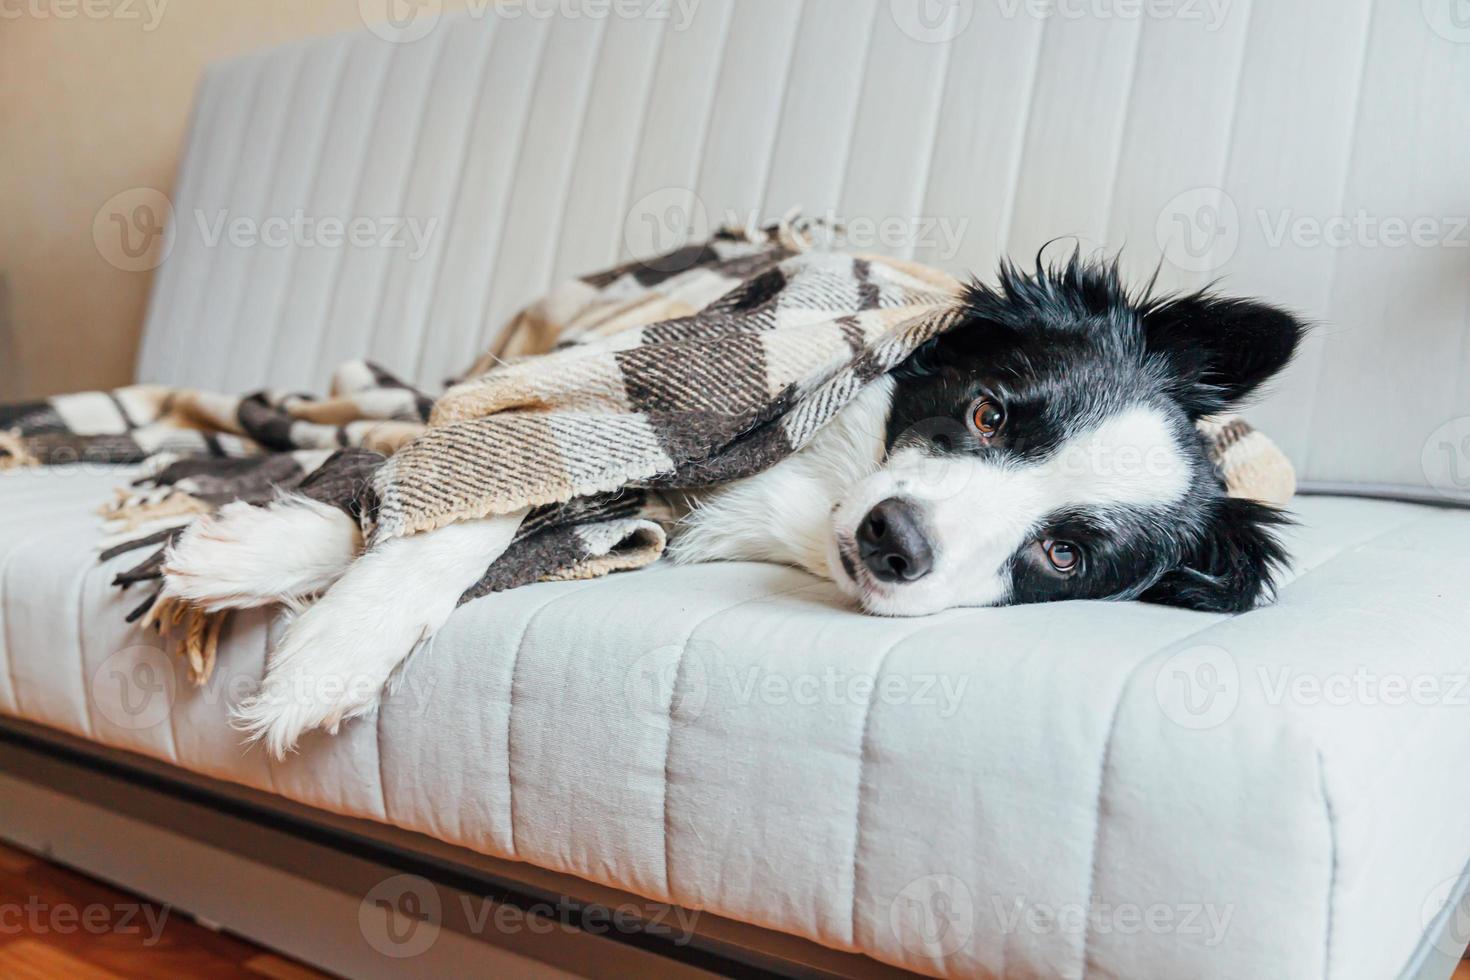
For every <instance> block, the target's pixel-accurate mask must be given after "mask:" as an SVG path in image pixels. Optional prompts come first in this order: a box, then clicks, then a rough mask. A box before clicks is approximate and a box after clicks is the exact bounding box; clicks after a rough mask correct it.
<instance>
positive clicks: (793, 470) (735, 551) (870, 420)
mask: <svg viewBox="0 0 1470 980" xmlns="http://www.w3.org/2000/svg"><path fill="white" fill-rule="evenodd" d="M892 396H893V381H892V379H890V378H888V377H887V376H885V377H882V378H879V379H878V380H876V381H874V382H872V383H871V384H869V385H868V387H867V388H865V389H864V390H863V391H862V392H861V393H860V394H859V395H858V396H857V397H856V398H854V399H853V400H852V402H851V403H850V404H849V405H848V406H847V407H846V408H844V409H843V410H842V411H841V412H839V413H838V414H837V417H836V418H834V419H833V420H832V421H831V422H830V423H828V425H827V426H826V427H825V428H824V429H822V431H820V432H818V433H817V435H816V436H815V437H814V438H813V439H812V441H811V442H810V443H809V444H808V445H807V446H806V447H805V448H803V449H802V450H801V451H800V452H797V453H793V454H792V455H790V456H788V457H787V458H786V459H783V460H782V461H781V462H779V463H777V464H776V465H775V466H772V467H771V468H770V469H768V470H765V471H763V472H761V473H758V474H756V475H755V476H752V477H747V478H746V479H744V480H737V481H735V482H734V483H729V484H726V485H725V486H722V487H718V488H716V489H713V490H706V491H702V492H700V493H698V494H687V495H683V497H682V498H681V499H677V500H674V501H673V503H674V505H675V507H676V509H678V510H680V511H682V512H683V515H682V518H681V519H680V521H679V523H678V524H677V525H676V526H675V529H674V535H673V541H672V543H671V545H670V555H671V556H672V557H673V559H674V560H675V561H677V562H680V563H686V564H693V563H695V562H706V561H769V562H777V563H780V564H784V565H797V566H800V567H802V568H805V569H806V570H808V571H810V572H812V573H813V574H816V575H821V576H826V575H827V574H828V571H827V555H828V549H829V547H830V544H831V541H830V539H831V537H832V510H833V508H834V507H835V506H836V505H837V502H838V501H839V500H840V499H842V496H843V494H845V493H846V492H847V491H848V490H850V489H851V488H852V487H853V486H854V485H855V484H856V483H857V482H858V481H860V480H862V479H863V478H865V477H867V476H868V475H870V474H871V473H873V472H874V471H875V470H876V469H877V468H878V464H879V463H880V462H881V461H882V459H883V451H884V432H885V429H886V427H887V424H888V411H889V407H890V405H891V404H892Z"/></svg>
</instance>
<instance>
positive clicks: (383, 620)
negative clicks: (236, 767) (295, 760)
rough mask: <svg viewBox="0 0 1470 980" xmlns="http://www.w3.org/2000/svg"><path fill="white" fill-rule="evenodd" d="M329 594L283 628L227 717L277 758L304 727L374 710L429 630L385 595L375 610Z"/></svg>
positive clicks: (329, 727)
mask: <svg viewBox="0 0 1470 980" xmlns="http://www.w3.org/2000/svg"><path fill="white" fill-rule="evenodd" d="M334 594H335V593H334V592H329V593H328V596H327V598H324V599H322V600H321V601H320V602H318V603H316V604H315V605H313V606H311V607H310V608H308V609H306V610H305V611H304V612H303V613H302V614H301V615H299V616H297V617H296V618H295V620H293V621H292V623H291V624H290V626H288V627H287V629H286V633H285V635H284V636H283V637H282V638H281V642H280V644H279V646H277V647H276V648H275V650H274V651H272V653H271V656H270V661H269V667H268V670H267V674H266V679H265V681H264V683H263V684H262V685H261V688H260V691H259V692H258V693H256V694H255V695H254V696H253V697H251V698H248V699H247V700H245V701H244V702H242V703H241V704H240V705H239V707H237V708H236V709H235V711H234V713H233V716H232V718H231V724H233V725H234V726H235V727H236V728H238V729H240V730H241V731H243V732H245V733H246V735H247V736H248V738H249V739H250V740H251V741H259V742H262V743H263V744H264V745H265V747H266V749H267V751H269V752H270V754H271V755H272V756H273V757H275V758H277V759H280V758H282V757H284V756H285V755H286V754H287V753H288V752H292V751H294V750H295V749H296V745H297V743H298V742H299V741H300V740H301V737H302V736H303V735H305V734H306V733H308V732H311V731H314V730H316V729H318V728H320V729H324V730H326V731H328V732H330V733H333V734H335V733H336V731H337V729H338V727H339V726H340V725H341V724H342V722H344V721H347V720H349V719H352V718H357V717H360V716H362V715H368V714H371V713H373V712H374V711H376V710H377V707H378V699H379V696H380V695H381V693H382V691H383V688H384V686H385V685H386V684H387V682H388V678H389V677H390V676H392V674H393V671H394V670H395V669H396V668H397V667H398V665H399V664H400V663H402V662H403V661H404V660H405V659H406V658H407V657H408V655H409V654H410V653H412V652H413V650H414V649H415V647H417V646H418V644H419V643H420V642H421V641H422V640H423V639H424V638H426V636H427V635H428V633H429V632H430V624H429V623H428V622H426V621H424V619H423V618H422V617H420V616H419V615H417V613H418V612H420V611H418V610H410V609H395V608H394V606H393V605H392V603H391V601H387V602H385V604H381V605H380V606H379V608H378V610H377V614H376V615H374V611H373V610H368V609H364V608H363V607H362V605H361V604H360V603H358V602H355V601H351V602H349V601H341V599H340V598H339V601H337V602H332V601H330V599H331V598H332V596H333V595H334ZM451 608H452V606H451ZM364 615H366V617H367V618H365V619H364V618H361V617H363V616H364ZM443 617H444V618H448V612H444V613H443Z"/></svg>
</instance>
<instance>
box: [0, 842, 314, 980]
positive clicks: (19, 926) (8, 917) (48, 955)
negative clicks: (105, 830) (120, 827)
mask: <svg viewBox="0 0 1470 980" xmlns="http://www.w3.org/2000/svg"><path fill="white" fill-rule="evenodd" d="M325 976H326V974H323V973H319V972H317V971H316V970H312V969H309V968H307V967H305V966H302V965H301V964H300V963H297V962H295V961H293V960H288V959H286V958H284V957H281V956H277V955H276V954H274V953H271V952H268V951H266V950H263V949H261V948H260V947H258V946H253V945H251V944H250V943H247V942H245V941H244V940H240V939H236V938H234V937H233V936H228V935H225V934H223V933H218V932H214V931H212V930H209V929H206V928H204V927H203V926H201V925H199V924H198V923H197V922H195V921H194V920H193V919H191V918H189V917H187V916H185V915H184V914H183V913H181V912H178V911H176V910H168V911H166V910H165V909H163V908H162V907H161V906H157V905H153V904H151V903H148V902H140V901H139V900H138V899H137V898H136V897H134V896H132V895H128V894H127V893H125V892H120V891H117V890H116V889H114V888H112V887H110V886H108V885H105V884H103V883H101V882H99V881H97V880H95V879H93V878H88V877H86V876H85V875H80V874H77V873H75V872H73V871H68V870H67V869H65V868H62V867H60V866H58V865H55V864H52V863H50V862H48V861H46V860H45V859H43V858H38V857H36V856H34V855H32V854H27V853H25V852H23V851H18V850H15V849H13V848H10V847H6V846H5V845H4V844H0V977H3V978H5V980H53V978H56V977H68V978H72V980H117V978H132V977H137V978H140V980H142V978H148V980H154V978H157V980H172V978H176V977H177V978H191V980H192V978H196V977H209V978H211V980H213V978H215V977H220V978H224V977H237V978H253V980H262V978H271V980H308V978H311V980H316V978H321V977H325Z"/></svg>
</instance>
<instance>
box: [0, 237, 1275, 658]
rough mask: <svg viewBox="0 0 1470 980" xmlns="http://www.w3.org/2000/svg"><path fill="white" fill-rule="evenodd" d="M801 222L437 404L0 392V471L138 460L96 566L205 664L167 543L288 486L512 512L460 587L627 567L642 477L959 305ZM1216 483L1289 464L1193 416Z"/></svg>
mask: <svg viewBox="0 0 1470 980" xmlns="http://www.w3.org/2000/svg"><path fill="white" fill-rule="evenodd" d="M808 244H809V237H808V235H807V234H806V233H805V232H804V230H803V229H802V228H801V227H800V226H793V225H792V224H790V223H784V224H782V225H779V226H774V227H771V228H767V229H763V230H760V231H743V230H727V231H723V232H720V233H719V234H717V235H716V236H715V237H713V238H712V239H711V240H710V241H708V242H705V243H701V244H698V245H694V246H690V247H688V248H686V249H682V250H680V251H679V252H676V253H672V254H670V255H667V256H663V257H660V258H659V259H656V260H652V261H646V262H639V263H633V264H629V265H626V266H621V267H618V268H615V269H610V270H607V271H605V272H600V273H597V274H594V275H590V276H586V277H583V278H580V279H576V280H573V281H571V282H568V283H566V284H564V285H562V286H560V287H558V288H557V289H555V290H554V291H552V292H551V293H550V294H548V295H547V296H546V297H544V298H543V299H541V300H540V301H538V302H537V303H535V304H533V305H532V306H530V307H528V308H527V309H526V310H524V311H523V312H521V313H520V314H518V315H517V317H516V318H515V319H514V321H513V322H512V324H511V325H510V327H509V328H508V329H507V331H506V332H505V333H504V335H503V336H502V338H501V340H500V342H499V343H498V344H497V346H496V348H495V349H494V350H492V351H490V352H488V353H487V354H486V355H485V356H484V357H483V358H481V360H480V361H479V362H478V363H476V364H475V365H474V366H473V367H472V368H471V369H470V370H469V371H468V372H467V373H466V374H465V375H464V376H463V380H461V381H459V382H458V383H455V384H453V385H452V386H451V387H449V389H448V390H447V391H446V392H445V393H444V394H443V395H442V396H441V397H440V398H439V399H438V400H437V401H435V400H433V399H430V398H429V397H428V396H426V395H425V394H424V393H422V392H419V391H417V390H415V389H414V388H412V387H411V386H409V385H407V384H405V383H403V382H401V381H399V380H398V379H396V378H394V377H393V376H392V375H390V374H388V373H387V372H385V371H383V370H382V369H380V368H378V367H375V366H373V365H370V364H366V363H362V362H356V363H352V364H349V365H346V366H345V367H343V368H342V369H340V370H339V371H338V372H337V375H336V376H335V379H334V382H333V385H332V389H331V393H330V395H329V397H327V398H325V399H320V400H318V399H313V398H311V397H310V396H308V395H301V394H293V393H283V392H274V391H264V392H257V393H254V394H250V395H246V396H228V395H221V394H217V393H213V392H205V391H198V390H192V389H172V388H165V387H160V386H135V387H130V388H124V389H120V390H117V391H113V392H109V393H97V392H93V393H86V394H76V395H66V396H60V397H57V398H53V399H50V400H48V401H46V402H42V403H34V404H27V405H17V406H9V407H0V468H3V467H5V466H18V465H61V464H67V463H77V462H106V463H138V462H142V463H145V464H146V468H145V473H144V475H143V476H142V477H141V478H140V479H138V480H137V481H136V482H135V483H134V484H133V485H132V486H130V487H127V488H122V489H120V490H119V492H118V498H117V499H116V500H114V501H113V502H111V503H109V504H107V505H106V506H105V507H104V508H103V516H104V518H105V520H106V527H107V530H108V532H109V535H110V537H108V538H107V539H105V540H104V542H103V547H102V556H103V559H104V560H107V559H111V558H114V557H117V556H118V555H120V554H124V553H128V552H133V551H138V550H142V549H145V548H146V549H148V555H147V557H146V558H145V559H143V560H142V561H141V562H139V563H137V564H136V565H134V566H133V567H131V568H129V569H126V570H125V571H123V572H120V573H119V574H118V575H117V576H116V578H115V584H116V585H118V586H119V587H122V588H127V587H130V586H134V585H140V584H146V585H149V586H151V594H149V595H148V596H147V598H146V599H145V600H144V601H143V602H142V603H141V604H140V605H139V606H138V607H137V608H136V609H134V610H133V612H132V613H131V615H130V616H129V619H130V620H139V621H141V622H142V623H143V624H144V625H146V626H151V627H153V628H156V629H159V630H160V631H165V630H171V629H177V630H178V631H179V632H180V633H181V634H182V641H181V644H180V646H181V652H182V653H183V654H184V656H185V657H186V658H187V660H188V663H189V668H190V674H191V677H192V679H193V680H194V681H195V682H196V683H202V682H203V681H204V680H205V679H207V677H208V675H209V672H210V670H211V667H212V664H213V660H214V652H215V647H216V645H217V640H218V636H219V631H220V626H221V623H222V621H223V616H224V615H225V614H223V613H211V612H208V611H206V610H203V609H200V608H196V607H192V606H190V605H188V604H187V603H185V602H183V601H181V600H179V599H178V598H177V597H172V596H170V595H169V594H168V592H167V590H166V588H165V587H164V584H165V581H164V580H165V559H166V550H167V546H168V545H169V544H170V543H171V542H172V541H173V540H174V539H175V538H176V537H177V536H178V535H179V534H180V533H181V532H182V531H183V529H184V528H185V527H186V526H187V525H188V523H189V522H190V521H192V520H193V519H195V518H196V517H197V516H198V515H199V514H201V513H205V512H208V511H211V510H213V509H215V508H218V507H219V506H222V505H223V504H225V503H228V502H230V501H234V500H246V501H249V502H251V503H255V504H265V503H268V502H269V501H270V500H272V499H273V498H274V497H275V496H276V495H277V494H279V493H281V492H283V491H293V492H297V493H301V494H304V495H306V496H308V497H311V498H313V499H316V500H319V501H322V502H325V503H329V504H332V505H335V506H337V507H340V508H342V509H343V510H344V511H346V512H347V513H348V514H350V515H352V517H353V518H354V519H355V520H357V521H359V522H360V524H361V525H362V527H363V530H364V534H365V536H366V538H367V540H369V541H370V542H372V541H376V540H381V539H384V538H389V537H395V536H400V535H406V534H413V533H419V532H423V531H426V530H431V529H433V528H438V527H442V526H445V525H447V524H450V523H454V522H456V521H464V520H473V519H477V518H483V517H488V516H491V515H504V514H512V513H516V512H518V511H521V510H523V509H528V508H529V516H527V518H526V519H525V520H524V521H523V522H522V524H521V526H520V528H519V531H518V533H517V535H516V537H515V539H514V541H513V543H512V544H511V545H510V547H509V548H508V550H507V551H506V552H505V553H504V554H503V555H502V556H501V557H500V558H499V559H497V560H496V561H495V562H494V563H493V564H492V565H491V566H490V567H489V568H488V569H487V571H486V573H485V576H484V577H483V578H482V579H481V580H480V582H479V583H477V584H476V585H475V586H474V587H472V588H471V589H469V590H468V591H467V592H466V593H465V594H464V596H463V597H462V598H461V601H467V600H469V599H473V598H475V597H477V596H480V595H484V594H486V593H488V592H491V591H497V590H500V589H507V588H512V587H515V586H518V585H522V584H527V583H530V582H534V581H540V580H548V579H568V578H586V577H592V576H597V575H603V574H607V573H608V572H611V571H614V570H619V569H629V568H637V567H641V566H643V565H646V564H648V563H649V562H651V561H653V560H655V559H656V558H657V557H658V556H659V555H660V554H661V553H662V551H663V548H664V544H665V541H666V530H667V521H668V519H669V514H668V511H667V508H666V507H665V506H664V504H663V500H662V497H661V495H660V493H659V491H661V490H675V489H683V490H688V489H697V488H702V487H709V486H715V485H718V484H721V483H725V482H728V481H731V480H736V479H739V478H741V477H746V476H750V475H753V474H755V473H758V472H760V471H762V470H764V469H766V468H768V467H770V466H772V465H774V464H775V463H777V462H779V461H780V460H782V459H784V458H786V457H787V456H789V455H790V454H792V453H793V452H795V451H797V450H799V449H800V448H801V447H803V446H804V445H806V444H807V442H808V441H809V440H810V439H811V438H812V436H813V435H814V434H815V433H816V432H817V431H818V430H819V429H820V428H821V427H822V426H823V425H825V424H826V423H827V422H828V421H830V420H831V419H832V418H833V417H834V416H835V415H836V414H837V413H838V412H839V411H840V410H841V409H842V408H843V407H844V406H845V405H846V404H847V403H848V402H849V401H851V399H852V398H853V397H854V396H855V395H856V394H857V393H858V392H859V391H861V390H862V388H863V387H864V386H865V385H866V384H867V383H868V382H870V381H872V380H873V379H874V378H877V377H879V376H880V375H882V374H884V373H885V372H887V371H889V370H891V369H892V368H894V367H895V366H897V365H898V364H899V363H901V362H902V361H903V360H904V359H905V358H906V357H907V356H908V355H909V354H910V353H912V352H913V351H914V350H915V349H916V348H917V347H919V346H920V345H921V344H923V343H924V342H925V341H927V340H929V339H930V338H932V337H934V336H935V335H936V334H938V333H939V332H941V331H943V330H945V329H947V328H948V327H949V326H951V325H952V324H953V323H955V322H956V321H957V319H958V313H957V307H956V304H955V297H956V293H957V291H958V289H959V288H960V284H959V283H958V282H957V281H955V280H954V279H952V278H950V277H949V276H947V275H945V274H944V273H941V272H938V271H936V270H933V269H929V268H926V267H923V266H919V265H916V264H913V263H908V262H903V261H899V260H894V259H889V258H880V257H876V256H857V255H848V254H839V253H833V252H824V251H816V250H811V249H809V248H808ZM1201 433H1202V434H1203V435H1204V437H1205V439H1206V441H1207V442H1208V443H1209V444H1210V445H1211V447H1212V450H1213V453H1214V457H1215V460H1216V462H1217V464H1218V465H1219V466H1220V468H1221V471H1222V474H1223V475H1224V477H1225V479H1226V481H1227V484H1228V485H1229V486H1230V489H1231V492H1232V493H1235V494H1237V495H1242V496H1252V497H1257V498H1262V499H1272V500H1284V499H1285V498H1286V497H1289V496H1290V493H1291V487H1292V476H1291V469H1290V464H1289V463H1287V461H1286V460H1285V458H1284V457H1283V456H1281V454H1280V453H1279V451H1278V450H1276V448H1275V447H1274V445H1272V444H1271V443H1270V442H1269V440H1266V439H1265V438H1264V437H1263V436H1261V435H1260V434H1259V433H1255V432H1253V431H1251V430H1250V428H1249V426H1246V425H1245V423H1243V422H1240V421H1239V420H1233V421H1226V422H1221V421H1212V422H1208V423H1202V424H1201Z"/></svg>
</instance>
